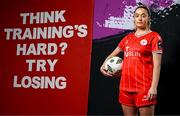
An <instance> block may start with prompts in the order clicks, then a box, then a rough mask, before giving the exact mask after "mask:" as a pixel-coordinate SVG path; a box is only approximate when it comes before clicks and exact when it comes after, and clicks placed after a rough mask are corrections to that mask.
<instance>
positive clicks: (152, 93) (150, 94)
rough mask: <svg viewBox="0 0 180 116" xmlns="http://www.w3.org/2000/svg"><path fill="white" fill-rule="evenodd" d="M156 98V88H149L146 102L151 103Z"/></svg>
mask: <svg viewBox="0 0 180 116" xmlns="http://www.w3.org/2000/svg"><path fill="white" fill-rule="evenodd" d="M156 97H157V88H153V87H151V88H150V89H149V91H148V95H147V100H149V101H151V100H153V99H155V98H156Z"/></svg>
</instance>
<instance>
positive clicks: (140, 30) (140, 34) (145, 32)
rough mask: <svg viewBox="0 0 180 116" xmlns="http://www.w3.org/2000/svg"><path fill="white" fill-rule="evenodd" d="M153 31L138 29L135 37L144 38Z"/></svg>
mask: <svg viewBox="0 0 180 116" xmlns="http://www.w3.org/2000/svg"><path fill="white" fill-rule="evenodd" d="M150 31H151V30H150V29H149V28H146V29H137V30H136V32H135V35H136V36H142V35H145V34H147V33H149V32H150Z"/></svg>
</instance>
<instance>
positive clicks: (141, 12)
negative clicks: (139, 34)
mask: <svg viewBox="0 0 180 116" xmlns="http://www.w3.org/2000/svg"><path fill="white" fill-rule="evenodd" d="M149 20H150V19H149V15H148V13H147V10H146V9H144V8H138V9H137V10H136V11H135V13H134V22H135V26H136V28H139V29H146V28H148V27H149Z"/></svg>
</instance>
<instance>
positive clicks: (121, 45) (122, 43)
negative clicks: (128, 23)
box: [118, 36, 127, 51]
mask: <svg viewBox="0 0 180 116" xmlns="http://www.w3.org/2000/svg"><path fill="white" fill-rule="evenodd" d="M126 41H127V36H125V37H124V38H123V39H122V40H121V41H120V42H119V44H118V47H119V48H120V49H122V50H123V51H124V47H125V42H126Z"/></svg>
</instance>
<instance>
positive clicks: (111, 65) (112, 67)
mask: <svg viewBox="0 0 180 116" xmlns="http://www.w3.org/2000/svg"><path fill="white" fill-rule="evenodd" d="M122 63H123V60H122V58H120V57H117V56H114V57H111V58H110V59H108V60H107V61H106V62H105V70H107V71H109V72H111V73H113V74H115V73H116V72H120V71H121V70H122Z"/></svg>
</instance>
